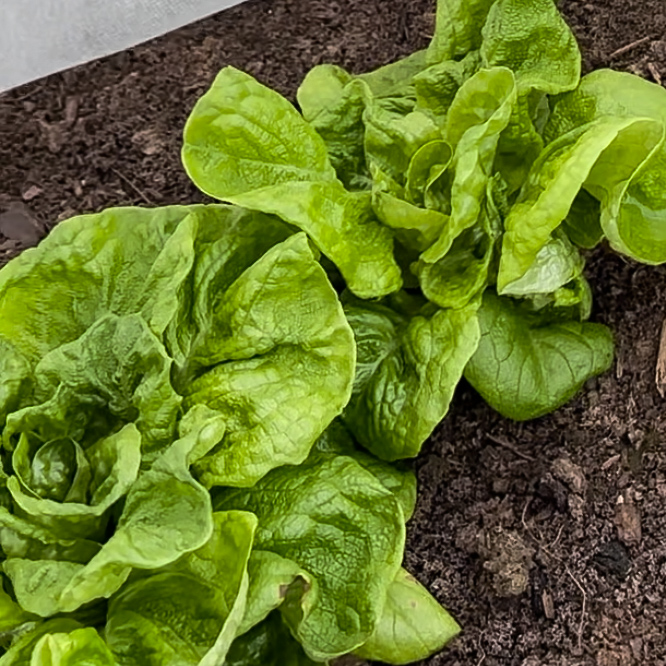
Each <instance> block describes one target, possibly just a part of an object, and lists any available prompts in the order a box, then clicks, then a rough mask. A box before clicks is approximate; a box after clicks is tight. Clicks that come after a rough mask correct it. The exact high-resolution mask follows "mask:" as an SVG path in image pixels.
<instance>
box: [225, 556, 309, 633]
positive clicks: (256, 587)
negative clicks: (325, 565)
mask: <svg viewBox="0 0 666 666" xmlns="http://www.w3.org/2000/svg"><path fill="white" fill-rule="evenodd" d="M247 570H248V575H249V579H250V584H249V587H248V592H247V603H246V605H245V614H244V616H243V621H242V623H241V626H240V628H239V630H238V635H239V636H240V635H241V634H244V633H245V632H247V631H249V630H250V629H252V627H255V626H256V625H257V624H259V623H260V622H262V621H263V620H265V619H266V617H268V615H269V614H270V613H271V612H272V611H274V610H275V609H276V608H278V607H279V606H280V605H281V604H282V602H283V601H284V600H285V598H286V596H287V593H288V591H289V588H290V587H291V586H292V585H293V584H294V583H295V582H296V581H300V582H301V583H305V584H307V585H309V583H310V576H309V575H308V574H307V573H306V572H304V571H303V569H301V567H300V566H299V565H298V564H296V562H294V561H293V560H288V559H286V558H284V557H282V556H281V555H278V554H277V553H274V552H272V551H270V550H257V549H256V548H255V549H254V550H253V551H252V554H251V555H250V560H249V562H248V567H247Z"/></svg>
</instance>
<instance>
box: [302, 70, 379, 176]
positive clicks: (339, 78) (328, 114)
mask: <svg viewBox="0 0 666 666" xmlns="http://www.w3.org/2000/svg"><path fill="white" fill-rule="evenodd" d="M296 96H297V99H298V104H299V106H300V107H301V111H302V113H303V117H304V118H305V120H307V121H308V122H309V123H310V125H312V127H314V128H315V130H317V132H318V134H319V135H320V136H321V138H322V139H323V140H324V142H325V143H326V148H327V149H328V157H329V159H330V161H331V164H332V165H333V167H334V169H335V172H336V174H337V176H338V178H339V179H340V180H341V181H342V183H344V185H345V186H346V187H348V188H350V189H364V188H365V187H367V184H368V182H369V174H368V170H367V167H366V165H365V153H364V151H363V137H364V135H365V125H364V124H363V112H364V111H365V107H366V105H367V103H368V101H369V99H370V93H369V91H368V89H367V85H366V84H365V83H363V82H361V81H359V80H356V79H354V77H352V75H351V74H348V73H347V72H346V71H345V70H344V69H342V68H341V67H337V66H336V65H318V66H316V67H313V68H312V69H311V70H310V71H309V72H308V74H307V75H306V77H305V79H303V82H302V83H301V85H300V86H299V88H298V92H297V95H296Z"/></svg>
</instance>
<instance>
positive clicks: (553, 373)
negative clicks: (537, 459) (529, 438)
mask: <svg viewBox="0 0 666 666" xmlns="http://www.w3.org/2000/svg"><path fill="white" fill-rule="evenodd" d="M479 323H480V325H481V341H480V343H479V347H478V349H477V350H476V353H475V354H474V356H472V359H471V360H470V362H469V364H468V365H467V367H466V368H465V378H466V379H467V381H469V383H470V384H471V385H472V386H473V387H474V388H475V389H476V390H477V391H478V392H479V393H480V394H481V396H482V397H483V399H484V400H486V402H488V403H489V404H490V406H491V407H493V408H494V409H496V410H497V411H498V412H500V414H502V415H503V416H506V417H508V418H511V419H515V420H516V421H524V420H527V419H533V418H537V417H539V416H543V415H544V414H547V413H549V412H552V411H554V410H555V409H557V408H558V407H560V406H562V405H563V404H564V403H565V402H567V401H568V400H570V399H571V398H572V397H573V396H574V395H575V394H576V393H577V392H578V391H579V390H580V388H581V387H582V386H583V384H584V383H585V382H586V381H587V380H588V379H590V377H594V376H595V375H598V374H601V373H602V372H605V371H606V370H608V368H609V367H610V365H611V363H612V361H613V338H612V335H611V333H610V331H609V329H608V328H606V327H605V326H602V325H601V324H589V323H580V322H576V321H568V322H555V323H551V322H549V320H548V318H544V319H542V318H540V317H539V316H538V315H534V314H530V313H527V312H525V311H523V310H521V308H520V306H519V305H518V304H516V303H515V302H514V301H512V300H511V299H508V298H501V297H497V296H495V295H493V294H492V293H490V292H486V295H485V296H484V299H483V305H482V307H481V309H480V310H479Z"/></svg>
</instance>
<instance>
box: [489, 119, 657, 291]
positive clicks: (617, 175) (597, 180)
mask: <svg viewBox="0 0 666 666" xmlns="http://www.w3.org/2000/svg"><path fill="white" fill-rule="evenodd" d="M662 133H663V126H662V125H661V124H660V123H658V122H656V121H653V120H647V119H640V118H638V119H637V118H618V117H613V116H607V117H604V118H600V119H599V120H596V121H594V122H593V123H590V124H589V125H584V126H582V127H579V128H578V129H576V130H573V131H572V132H569V133H568V134H565V135H564V136H562V137H561V138H560V139H558V140H557V141H554V142H553V143H551V144H549V145H548V146H547V148H546V149H545V150H544V151H543V152H542V153H541V155H540V156H539V159H538V160H537V161H536V162H535V163H534V166H533V168H532V170H531V172H530V175H529V177H528V179H527V181H526V183H525V185H524V186H523V188H522V190H521V192H520V196H519V197H518V200H517V202H516V203H515V204H514V205H513V207H512V208H511V211H510V213H509V215H508V217H507V219H506V220H505V228H506V233H505V234H504V238H503V244H502V258H501V261H500V269H499V276H498V279H497V283H498V290H499V292H500V293H508V292H509V290H510V288H511V287H510V285H511V283H512V282H514V281H516V280H518V279H519V278H521V277H522V276H523V275H524V274H525V272H526V271H527V270H528V269H529V267H530V266H531V265H532V264H533V263H534V261H535V259H536V257H537V255H538V253H539V251H540V250H541V249H542V248H543V247H544V246H545V245H546V243H548V241H549V239H550V238H551V234H552V232H553V231H555V229H557V227H559V226H560V224H561V223H562V221H563V220H564V219H565V218H566V217H567V214H568V212H569V209H570V208H571V205H572V204H573V202H574V200H575V198H576V195H577V194H578V193H579V191H580V190H581V188H582V187H583V185H584V184H585V183H591V185H590V186H594V187H595V191H598V192H600V193H603V196H604V197H605V198H607V201H606V206H605V208H606V210H609V209H612V208H614V207H616V206H618V205H619V202H620V201H621V199H622V195H623V192H624V190H625V188H626V186H627V184H628V180H629V178H631V174H632V173H633V172H634V170H635V169H636V168H637V167H638V166H639V165H640V163H641V162H642V161H643V160H644V159H645V157H646V155H647V154H649V152H650V151H651V150H652V149H653V147H654V145H655V143H658V142H659V140H660V139H661V136H662ZM609 151H610V152H609ZM611 154H612V156H614V157H615V158H616V159H614V160H613V162H612V164H613V169H610V168H609V162H608V159H609V157H610V156H611ZM602 224H603V222H602Z"/></svg>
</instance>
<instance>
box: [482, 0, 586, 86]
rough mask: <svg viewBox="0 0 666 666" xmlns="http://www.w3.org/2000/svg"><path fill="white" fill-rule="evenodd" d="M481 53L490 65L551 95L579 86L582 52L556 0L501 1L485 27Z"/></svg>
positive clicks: (525, 84) (521, 84)
mask: <svg viewBox="0 0 666 666" xmlns="http://www.w3.org/2000/svg"><path fill="white" fill-rule="evenodd" d="M481 56H482V58H483V61H484V64H485V65H486V66H488V67H496V66H502V67H508V68H509V69H511V70H512V71H513V73H514V75H515V77H516V82H517V84H518V87H519V88H521V89H526V88H534V89H537V90H540V91H542V92H544V93H548V94H549V95H557V94H559V93H562V92H566V91H567V90H573V89H574V88H575V87H576V86H577V85H578V81H579V79H580V70H581V56H580V51H579V50H578V44H577V43H576V38H575V37H574V35H573V33H572V32H571V29H570V28H569V26H568V25H567V24H566V22H565V21H564V19H563V18H562V16H561V15H560V13H559V11H558V9H557V7H556V6H555V3H554V2H553V0H497V2H495V3H494V4H493V6H492V8H491V9H490V12H489V13H488V19H487V22H486V24H485V26H484V28H483V44H482V45H481Z"/></svg>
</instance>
